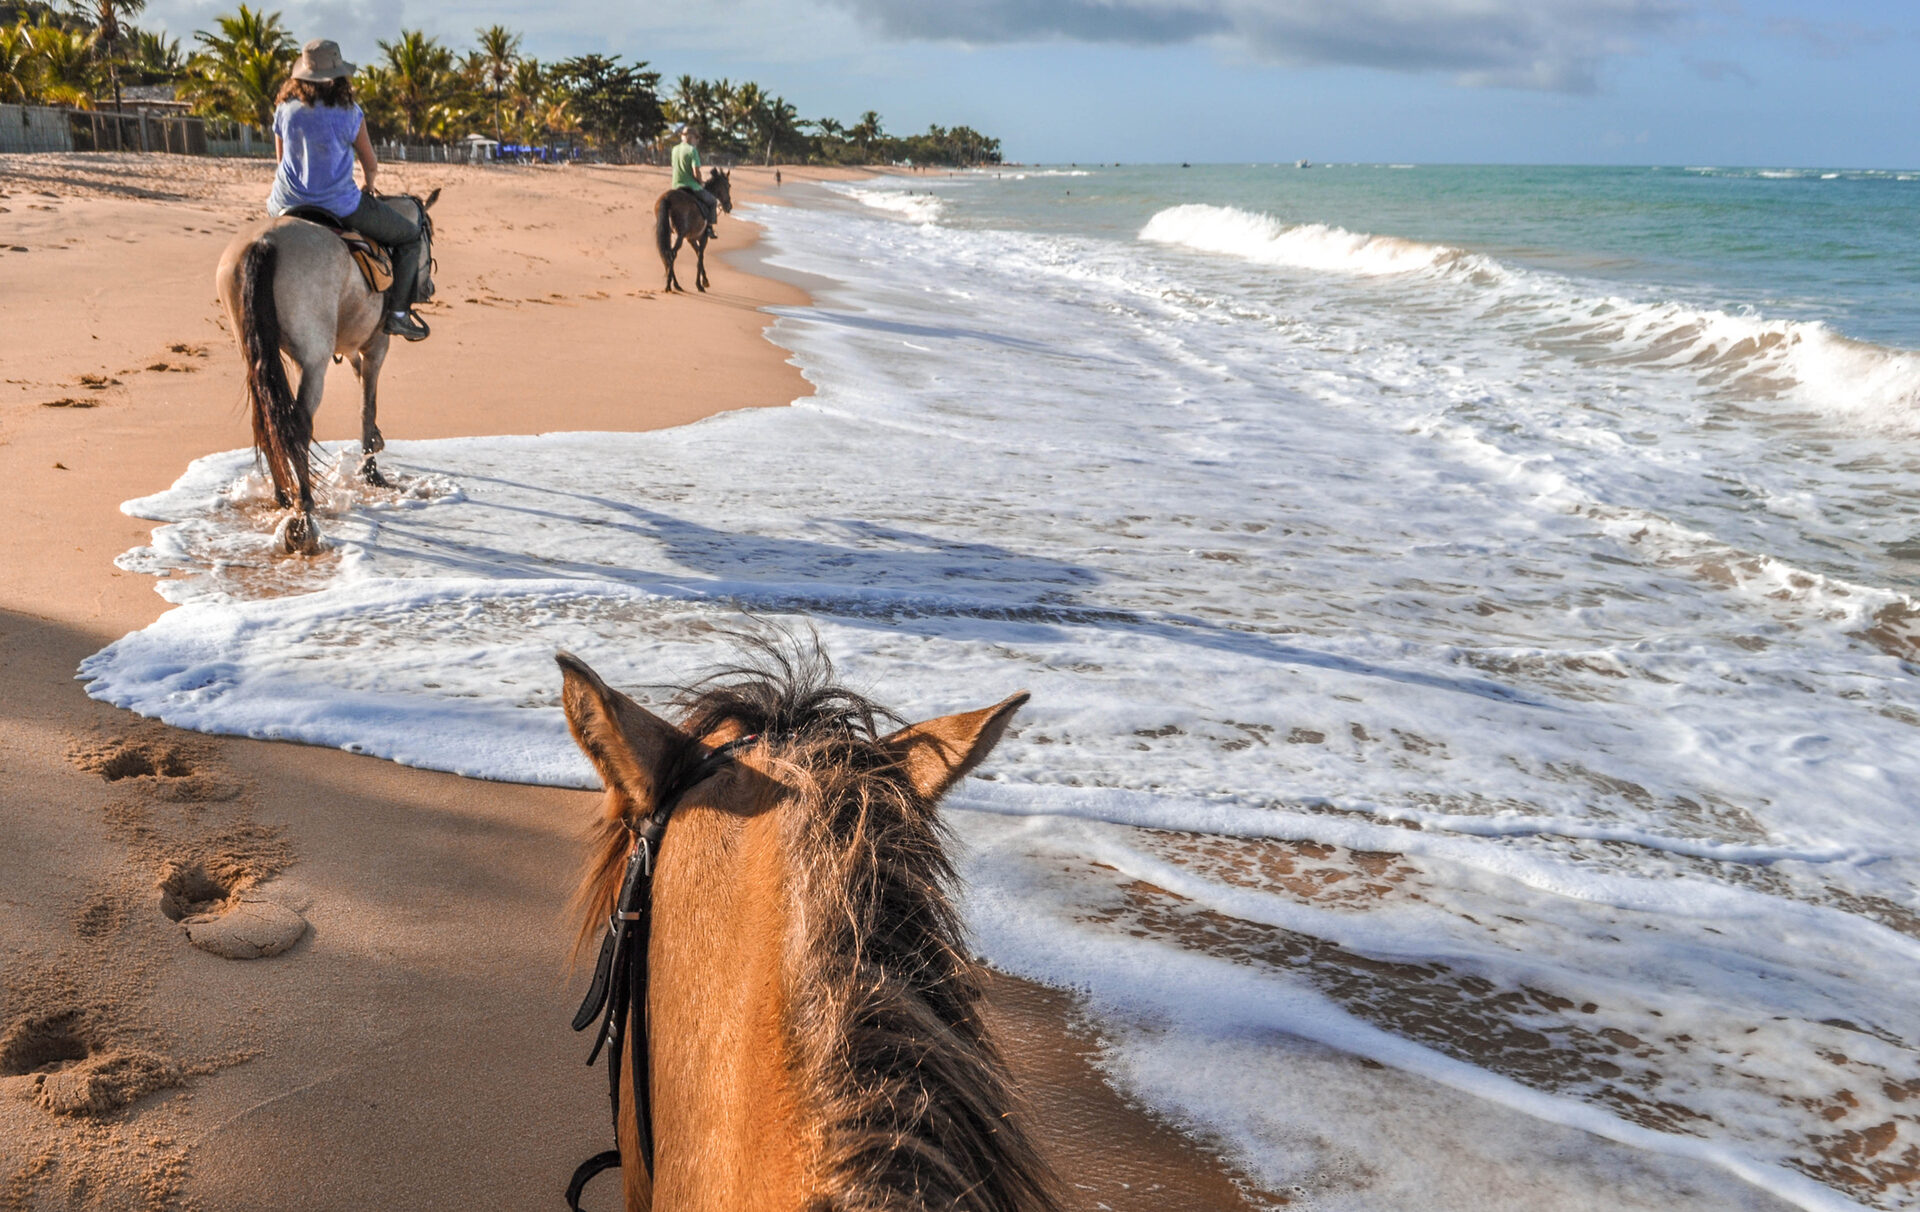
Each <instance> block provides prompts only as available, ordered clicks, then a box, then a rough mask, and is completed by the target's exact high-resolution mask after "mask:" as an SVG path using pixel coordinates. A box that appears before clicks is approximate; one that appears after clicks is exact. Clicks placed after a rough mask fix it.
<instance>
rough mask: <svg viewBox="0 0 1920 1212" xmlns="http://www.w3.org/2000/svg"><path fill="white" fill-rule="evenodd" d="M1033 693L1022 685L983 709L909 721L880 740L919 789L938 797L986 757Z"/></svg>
mask: <svg viewBox="0 0 1920 1212" xmlns="http://www.w3.org/2000/svg"><path fill="white" fill-rule="evenodd" d="M1031 697H1033V696H1031V695H1029V694H1028V693H1027V692H1026V691H1024V690H1022V691H1021V692H1020V693H1019V694H1016V695H1014V696H1013V697H1012V698H1010V699H1007V700H1005V701H1004V702H1001V703H996V704H995V705H993V706H992V707H986V708H982V709H981V710H979V711H968V712H963V713H961V714H960V715H943V716H941V717H940V718H939V719H937V720H923V721H921V722H920V723H918V724H909V725H907V726H906V727H905V728H902V729H901V730H900V731H898V732H896V733H894V734H893V735H892V736H890V737H888V738H886V739H885V740H883V741H881V742H880V744H881V745H882V746H883V747H884V748H886V749H887V750H888V751H889V752H891V753H892V754H893V757H894V760H895V761H897V762H899V763H900V767H901V769H902V770H904V771H905V772H906V775H907V782H909V783H911V784H912V785H913V789H914V790H915V791H918V792H919V793H920V794H921V795H923V796H925V797H926V798H927V799H928V800H937V799H939V798H940V797H941V796H943V795H945V794H946V793H947V789H948V788H950V787H952V786H953V785H954V784H955V783H957V782H959V781H960V780H961V779H963V778H965V777H966V776H967V772H968V771H970V770H972V769H973V768H974V767H975V766H978V765H979V764H980V763H981V762H984V761H985V760H986V758H987V755H988V754H989V753H992V752H993V747H994V746H995V745H997V744H999V743H1000V737H1001V736H1002V734H1004V733H1005V732H1006V730H1007V725H1008V724H1010V723H1012V722H1013V713H1014V712H1016V711H1018V710H1020V708H1021V707H1022V706H1023V705H1025V703H1026V701H1027V700H1028V699H1029V698H1031Z"/></svg>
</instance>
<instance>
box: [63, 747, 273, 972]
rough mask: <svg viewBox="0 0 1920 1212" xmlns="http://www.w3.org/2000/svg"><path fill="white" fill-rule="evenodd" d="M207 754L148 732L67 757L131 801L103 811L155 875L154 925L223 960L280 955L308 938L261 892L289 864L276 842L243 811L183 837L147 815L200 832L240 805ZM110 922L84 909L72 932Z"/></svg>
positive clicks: (100, 910) (233, 786)
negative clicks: (168, 927) (207, 822)
mask: <svg viewBox="0 0 1920 1212" xmlns="http://www.w3.org/2000/svg"><path fill="white" fill-rule="evenodd" d="M213 752H214V751H213V748H212V746H211V745H210V744H208V743H207V742H204V741H199V740H195V739H190V738H183V737H177V736H175V735H173V734H170V733H167V732H164V731H161V730H158V729H155V730H149V731H145V732H143V733H137V734H135V735H132V736H122V737H112V738H106V739H100V740H94V741H89V742H83V743H80V744H76V745H74V746H73V747H72V748H70V749H69V750H68V752H67V757H68V760H69V761H71V762H72V763H73V764H74V765H75V766H77V767H79V768H80V769H81V770H84V771H87V772H89V773H92V774H98V775H99V776H100V777H101V778H102V779H104V780H105V781H107V782H109V783H116V784H124V786H125V789H126V790H129V791H131V792H132V793H133V794H132V795H131V796H129V797H128V798H126V799H124V800H121V801H118V802H117V803H116V804H115V805H113V806H111V807H110V808H109V810H108V815H109V821H110V823H111V824H112V825H113V826H114V828H115V830H116V831H117V832H118V833H119V834H121V835H123V836H124V837H125V838H126V839H127V840H128V841H129V842H131V843H132V844H133V849H134V852H135V856H136V858H138V859H141V860H144V861H148V862H152V863H153V864H154V865H155V867H157V869H158V871H159V876H158V879H157V881H156V888H157V891H158V894H159V907H160V912H161V915H162V916H164V917H165V918H167V920H169V921H173V922H178V923H179V924H180V928H181V930H182V931H183V932H184V933H185V934H186V936H187V941H188V942H190V943H192V944H193V945H194V946H195V947H198V948H200V949H201V950H202V951H207V952H211V953H212V954H214V955H218V956H222V957H224V958H226V959H262V958H265V957H267V956H272V955H279V954H281V953H282V952H284V951H286V950H288V949H289V948H291V947H293V946H294V944H296V943H298V942H299V941H300V940H301V939H302V938H304V937H305V936H306V933H307V920H306V918H304V917H302V916H301V915H300V913H299V912H298V911H297V910H295V909H294V908H292V907H290V906H288V905H285V904H282V903H280V902H279V901H277V900H274V899H272V898H270V897H268V896H266V895H264V894H262V893H261V891H260V890H259V889H260V886H261V885H263V884H265V883H266V882H267V881H268V880H270V879H272V878H273V877H274V876H275V875H277V874H279V873H280V872H281V871H283V870H285V869H286V867H288V866H289V865H290V864H291V863H292V862H293V852H292V850H291V848H290V847H288V846H287V845H286V843H285V842H284V841H283V840H281V838H280V835H279V832H278V831H277V830H274V829H269V828H266V827H264V826H261V825H258V824H256V823H254V822H253V821H252V820H250V819H247V818H246V817H245V816H244V809H243V810H242V811H241V812H240V813H233V814H232V815H233V818H234V819H231V820H230V821H229V822H228V823H227V824H226V825H225V826H223V827H221V828H218V829H213V830H211V831H208V830H207V829H206V828H205V826H204V825H202V826H201V827H200V828H199V829H195V830H193V831H192V833H191V834H190V835H188V836H181V834H182V833H183V832H185V831H182V830H174V829H169V828H167V827H165V825H164V824H163V823H162V822H161V821H159V820H158V819H157V817H156V814H155V809H154V807H153V806H152V804H153V801H161V802H166V803H173V804H179V805H182V807H183V810H184V812H185V814H186V816H187V817H188V818H190V820H192V821H194V822H198V821H199V820H200V817H201V814H202V813H204V812H205V811H206V810H207V809H208V808H209V807H210V806H211V805H215V804H223V803H227V802H229V801H233V800H236V799H238V798H239V797H240V795H241V792H242V791H243V788H242V786H241V784H240V783H238V782H237V781H235V780H233V779H230V778H225V777H222V776H221V774H220V773H219V770H218V768H217V766H216V765H215V763H214V760H213ZM112 912H113V910H111V909H110V908H107V907H103V906H99V905H90V906H88V909H87V911H86V913H85V915H83V917H84V920H83V921H82V922H81V923H79V925H81V926H83V927H84V926H87V925H94V924H98V923H95V922H94V919H95V918H99V919H100V921H101V922H104V921H106V920H107V918H108V917H109V916H110V915H111V914H112Z"/></svg>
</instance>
